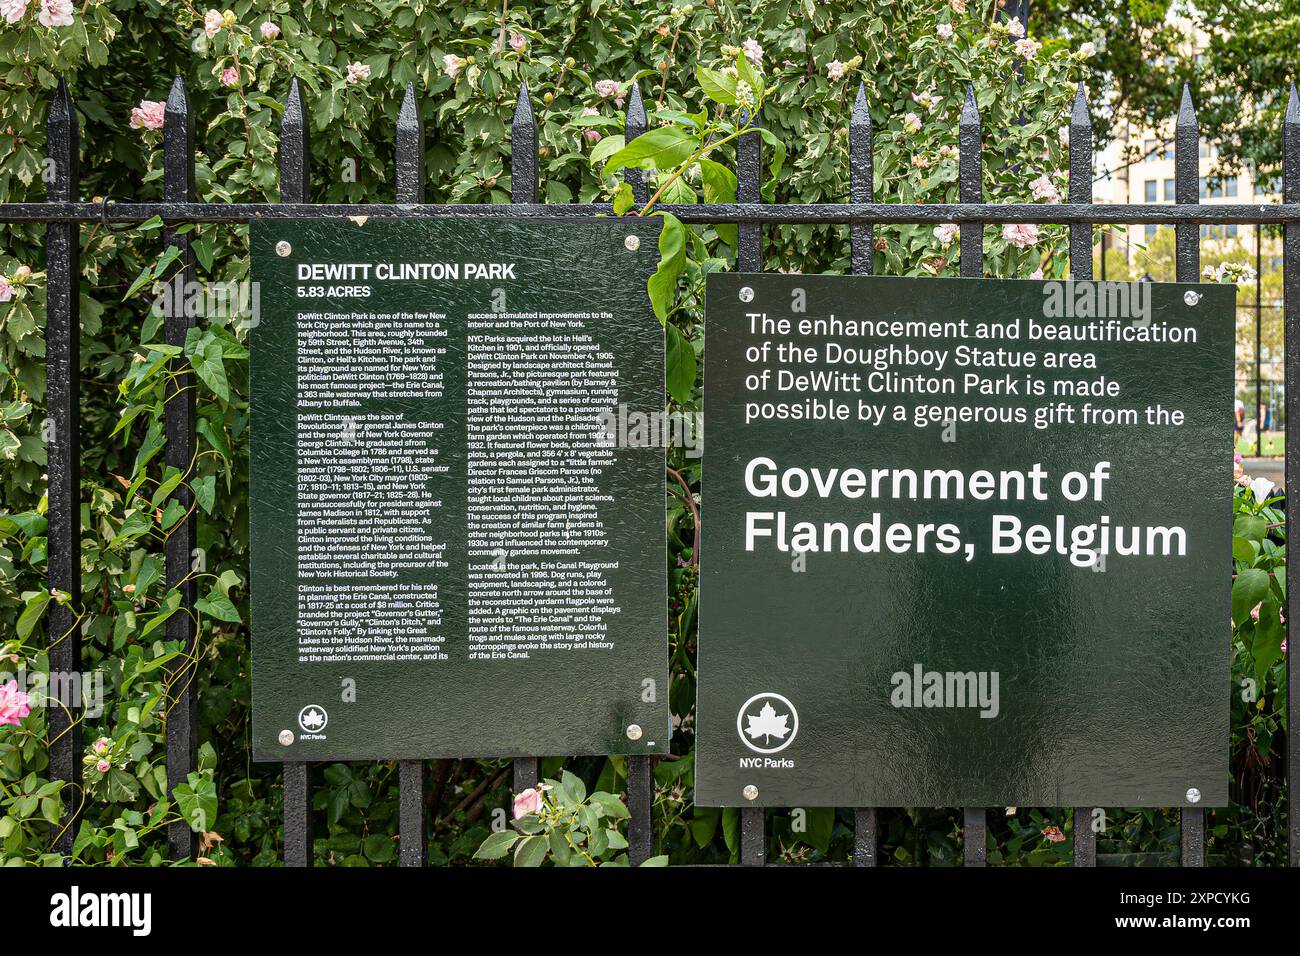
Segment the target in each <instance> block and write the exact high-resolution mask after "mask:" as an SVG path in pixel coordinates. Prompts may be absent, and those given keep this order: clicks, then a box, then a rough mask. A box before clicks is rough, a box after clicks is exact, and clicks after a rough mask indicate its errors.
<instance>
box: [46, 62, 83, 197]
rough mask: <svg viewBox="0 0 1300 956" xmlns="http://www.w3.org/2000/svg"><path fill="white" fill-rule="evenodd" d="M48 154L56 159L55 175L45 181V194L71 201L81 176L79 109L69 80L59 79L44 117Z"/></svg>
mask: <svg viewBox="0 0 1300 956" xmlns="http://www.w3.org/2000/svg"><path fill="white" fill-rule="evenodd" d="M45 148H46V155H48V156H49V157H50V159H52V160H54V173H55V175H54V178H53V179H52V180H50V181H49V182H47V183H46V186H45V189H46V198H47V199H49V200H50V201H51V202H58V201H64V202H66V201H70V200H75V199H77V198H78V197H77V196H76V195H75V193H76V187H77V183H78V181H79V180H80V178H81V167H80V159H81V155H80V154H81V127H80V125H79V124H78V123H77V110H76V108H75V107H74V106H73V105H72V93H71V92H70V91H69V90H68V82H67V80H64V79H60V80H59V88H58V89H57V90H55V91H54V98H53V99H52V100H51V101H50V111H49V113H48V114H47V116H46V119H45Z"/></svg>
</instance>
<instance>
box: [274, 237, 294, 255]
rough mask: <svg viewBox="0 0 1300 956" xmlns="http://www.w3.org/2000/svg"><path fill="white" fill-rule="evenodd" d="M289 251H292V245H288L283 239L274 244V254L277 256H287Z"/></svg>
mask: <svg viewBox="0 0 1300 956" xmlns="http://www.w3.org/2000/svg"><path fill="white" fill-rule="evenodd" d="M291 252H293V246H291V245H289V243H287V242H285V241H284V240H283V239H281V240H280V241H279V242H277V243H276V244H275V254H276V255H277V256H287V255H288V254H289V253H291Z"/></svg>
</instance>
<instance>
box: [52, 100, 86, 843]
mask: <svg viewBox="0 0 1300 956" xmlns="http://www.w3.org/2000/svg"><path fill="white" fill-rule="evenodd" d="M80 146H81V133H80V129H79V127H78V124H77V111H76V108H75V107H74V106H73V105H72V96H71V95H70V94H69V92H68V85H67V83H65V82H63V81H60V82H59V88H58V90H57V92H55V94H54V100H53V101H52V102H51V103H50V112H49V117H48V119H47V121H46V150H47V155H48V156H49V158H50V160H51V161H52V162H53V163H54V178H53V180H51V181H50V182H49V186H48V189H47V190H46V198H47V199H48V200H49V201H51V202H61V201H62V202H67V201H76V200H77V199H79V198H81V197H80V195H79V193H80V190H81V159H80ZM45 276H46V281H45V307H46V320H45V379H46V386H45V408H46V415H47V416H48V425H47V426H46V427H47V432H46V434H47V436H48V437H47V446H46V455H47V461H48V472H47V473H48V475H49V490H48V492H47V494H48V502H49V510H48V512H47V518H48V521H49V525H48V527H47V529H46V535H47V541H48V545H47V547H48V554H49V557H48V559H47V561H48V567H49V576H50V580H49V587H50V589H51V590H57V591H63V592H65V593H67V594H68V595H69V602H68V603H67V604H52V605H50V612H49V625H48V626H49V631H48V635H47V646H48V648H49V666H50V672H51V674H55V673H60V672H61V673H63V674H72V673H77V672H80V670H81V624H80V621H78V619H77V618H78V615H77V613H76V610H75V608H76V607H77V606H78V605H79V604H80V603H81V505H80V502H81V434H80V411H79V408H80V404H81V227H80V225H78V224H77V223H75V222H52V223H50V224H49V225H48V226H47V227H46V229H45ZM62 686H64V687H68V686H79V685H73V684H72V683H71V682H68V681H63V682H62ZM79 704H80V701H75V702H74V701H63V702H60V701H56V700H50V701H49V702H48V708H47V713H48V714H49V717H48V726H47V730H46V733H47V735H48V740H49V742H50V743H49V751H50V752H49V759H50V777H51V778H52V779H55V780H63V781H65V782H66V784H67V785H66V786H65V787H64V788H63V794H62V795H63V814H62V818H61V819H60V822H59V833H58V837H57V839H56V840H55V848H56V849H57V850H58V852H59V853H61V854H63V855H64V856H65V857H67V856H68V855H69V854H71V853H72V844H73V842H74V840H75V839H76V836H77V821H78V818H79V816H80V814H79V810H80V807H81V805H82V792H81V725H80V723H79V720H78V718H77V717H75V716H74V715H73V713H72V711H71V708H73V707H76V706H77V705H79ZM65 706H67V707H68V708H70V709H68V710H65V709H64V707H65Z"/></svg>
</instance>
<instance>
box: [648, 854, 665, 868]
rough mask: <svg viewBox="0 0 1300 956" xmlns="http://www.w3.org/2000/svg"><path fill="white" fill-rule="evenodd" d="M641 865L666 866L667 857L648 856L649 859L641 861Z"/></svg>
mask: <svg viewBox="0 0 1300 956" xmlns="http://www.w3.org/2000/svg"><path fill="white" fill-rule="evenodd" d="M641 865H642V866H667V865H668V857H667V856H652V857H650V859H648V860H646V861H645V862H644V863H642V864H641Z"/></svg>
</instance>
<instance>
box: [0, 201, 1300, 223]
mask: <svg viewBox="0 0 1300 956" xmlns="http://www.w3.org/2000/svg"><path fill="white" fill-rule="evenodd" d="M655 209H658V210H661V211H663V212H670V213H672V214H673V215H674V216H676V217H677V218H678V219H680V220H681V221H682V222H685V223H690V224H692V225H709V224H712V223H741V224H744V223H756V224H760V225H775V226H781V225H791V226H798V225H827V226H835V225H847V226H852V225H864V224H874V225H900V226H906V225H929V224H937V223H943V222H957V223H962V222H974V223H984V224H985V225H990V226H991V225H997V224H1001V223H1004V222H1025V223H1035V224H1043V225H1053V224H1069V223H1085V224H1092V225H1097V226H1103V225H1111V224H1114V223H1120V224H1125V225H1143V224H1148V225H1170V224H1176V223H1192V224H1196V225H1199V224H1202V223H1204V224H1207V225H1217V224H1227V225H1233V224H1237V225H1242V224H1245V225H1265V226H1269V225H1287V224H1294V223H1300V203H1297V202H1293V201H1287V202H1285V203H1257V204H1250V203H1231V204H1224V205H1222V206H1216V205H1209V204H1206V203H1189V204H1187V205H1173V206H1162V205H1159V204H1158V203H1134V204H1128V203H1125V204H1120V203H1115V204H1098V205H1087V204H1083V203H1076V202H1068V203H983V202H969V203H946V204H944V203H935V204H933V205H925V206H918V205H900V204H896V203H894V204H891V203H859V202H847V203H756V202H732V203H691V204H687V205H680V204H675V203H656V204H655ZM613 214H614V213H613V206H612V205H610V204H609V203H582V204H579V203H566V204H562V205H547V204H545V203H536V202H519V203H512V204H510V205H481V206H470V205H456V204H454V203H398V204H396V205H393V204H386V205H380V204H377V203H310V204H308V203H287V202H286V203H201V202H196V203H185V204H184V205H178V204H177V203H171V202H166V201H162V202H125V201H122V202H119V201H117V200H111V201H109V202H49V203H4V204H3V213H0V222H86V223H96V222H106V223H138V222H144V221H145V220H146V219H152V218H154V217H155V216H157V217H159V218H161V219H166V220H171V219H177V220H184V221H186V222H199V223H202V222H226V223H246V222H249V221H251V220H254V219H355V218H357V217H359V216H364V217H366V218H368V219H434V218H446V219H504V220H541V221H565V220H582V219H591V218H593V217H596V216H612V215H613Z"/></svg>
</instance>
